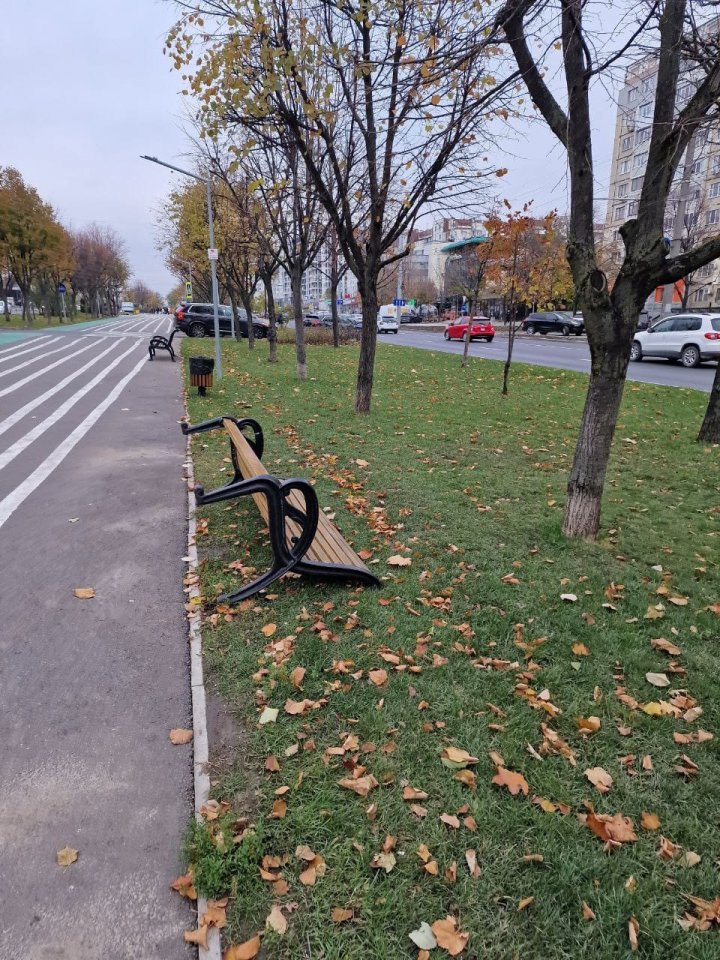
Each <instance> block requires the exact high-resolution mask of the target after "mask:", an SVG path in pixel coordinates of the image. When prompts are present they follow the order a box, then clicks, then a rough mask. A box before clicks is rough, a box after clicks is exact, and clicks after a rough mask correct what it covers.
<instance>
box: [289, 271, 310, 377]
mask: <svg viewBox="0 0 720 960" xmlns="http://www.w3.org/2000/svg"><path fill="white" fill-rule="evenodd" d="M290 285H291V287H292V300H293V316H294V318H295V358H296V360H295V367H296V372H297V378H298V380H307V358H306V356H305V326H304V324H303V310H302V270H301V269H300V265H299V264H298V266H295V267H293V270H292V273H291V274H290Z"/></svg>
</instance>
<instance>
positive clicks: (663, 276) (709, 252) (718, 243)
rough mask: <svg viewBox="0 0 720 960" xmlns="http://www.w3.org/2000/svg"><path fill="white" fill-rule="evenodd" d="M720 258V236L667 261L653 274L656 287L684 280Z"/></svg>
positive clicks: (711, 238)
mask: <svg viewBox="0 0 720 960" xmlns="http://www.w3.org/2000/svg"><path fill="white" fill-rule="evenodd" d="M718 257H720V234H717V235H716V236H714V237H710V238H709V239H707V240H705V242H704V243H700V244H698V246H696V247H693V248H692V250H688V251H687V252H686V253H681V254H679V256H677V257H672V258H670V259H666V260H665V262H664V264H663V265H662V266H661V267H660V268H659V269H658V270H657V272H656V273H655V274H653V280H654V285H655V286H658V285H659V284H661V283H675V282H676V281H677V280H682V278H683V277H686V276H687V275H688V274H689V273H692V272H693V271H694V270H699V269H700V267H704V266H705V264H706V263H711V262H712V261H713V260H716V259H717V258H718Z"/></svg>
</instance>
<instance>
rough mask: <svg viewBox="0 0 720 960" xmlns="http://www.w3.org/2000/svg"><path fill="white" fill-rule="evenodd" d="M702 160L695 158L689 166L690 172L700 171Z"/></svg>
mask: <svg viewBox="0 0 720 960" xmlns="http://www.w3.org/2000/svg"><path fill="white" fill-rule="evenodd" d="M702 168H703V160H702V158H701V159H700V160H696V161H695V163H694V164H693V165H692V166H691V167H690V173H702Z"/></svg>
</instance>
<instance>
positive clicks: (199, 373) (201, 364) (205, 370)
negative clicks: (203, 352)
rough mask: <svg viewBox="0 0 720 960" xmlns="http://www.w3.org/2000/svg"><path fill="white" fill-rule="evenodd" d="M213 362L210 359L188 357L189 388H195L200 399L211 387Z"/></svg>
mask: <svg viewBox="0 0 720 960" xmlns="http://www.w3.org/2000/svg"><path fill="white" fill-rule="evenodd" d="M214 369H215V361H214V360H213V358H212V357H190V386H191V387H197V388H198V393H199V394H200V396H201V397H204V396H205V390H206V389H207V388H208V387H212V385H213V370H214Z"/></svg>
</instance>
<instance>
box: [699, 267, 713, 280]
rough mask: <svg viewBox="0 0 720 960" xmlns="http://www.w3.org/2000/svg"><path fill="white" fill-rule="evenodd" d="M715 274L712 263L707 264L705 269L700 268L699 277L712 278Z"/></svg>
mask: <svg viewBox="0 0 720 960" xmlns="http://www.w3.org/2000/svg"><path fill="white" fill-rule="evenodd" d="M712 272H713V265H712V264H711V263H706V264H705V266H704V267H700V269H699V270H698V276H699V277H703V278H705V277H711V276H712Z"/></svg>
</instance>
